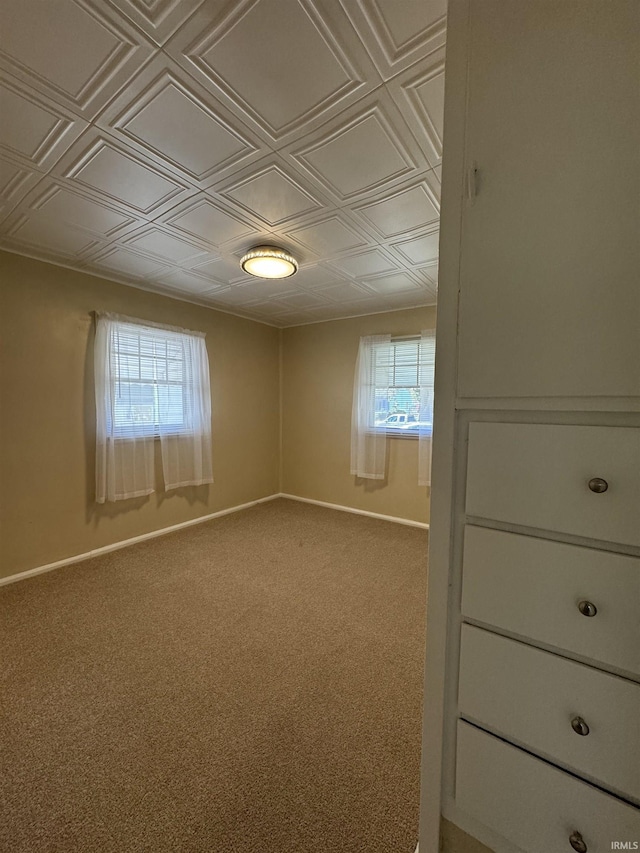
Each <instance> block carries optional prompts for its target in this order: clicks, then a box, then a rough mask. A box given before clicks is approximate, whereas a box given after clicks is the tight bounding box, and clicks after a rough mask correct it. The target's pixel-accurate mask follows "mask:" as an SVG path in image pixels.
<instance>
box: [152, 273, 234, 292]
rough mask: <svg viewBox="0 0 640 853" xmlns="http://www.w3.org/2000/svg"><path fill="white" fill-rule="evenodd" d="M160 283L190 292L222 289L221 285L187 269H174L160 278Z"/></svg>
mask: <svg viewBox="0 0 640 853" xmlns="http://www.w3.org/2000/svg"><path fill="white" fill-rule="evenodd" d="M161 283H162V284H164V285H166V286H167V287H170V288H172V289H174V290H180V291H182V292H185V293H191V294H202V293H207V294H213V293H216V292H219V291H220V290H222V289H223V285H221V284H218V283H216V282H213V281H212V280H211V279H208V278H204V277H203V276H200V275H194V274H193V273H192V272H188V271H187V270H182V269H179V270H174V271H173V272H171V273H169V274H168V275H167V276H166V277H165V278H163V279H162V282H161Z"/></svg>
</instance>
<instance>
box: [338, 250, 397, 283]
mask: <svg viewBox="0 0 640 853" xmlns="http://www.w3.org/2000/svg"><path fill="white" fill-rule="evenodd" d="M331 267H332V268H333V269H335V270H336V271H337V272H338V273H342V274H344V275H346V276H351V277H353V278H363V277H365V276H370V275H379V274H381V273H385V272H397V270H398V264H397V263H395V262H394V261H393V260H392V259H391V258H390V257H389V256H388V255H387V254H386V253H385V252H383V251H382V250H381V249H369V250H368V251H366V252H360V253H358V254H356V255H349V256H348V257H344V258H341V259H340V260H337V261H334V262H332V263H331Z"/></svg>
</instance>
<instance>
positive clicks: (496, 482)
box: [466, 422, 640, 545]
mask: <svg viewBox="0 0 640 853" xmlns="http://www.w3.org/2000/svg"><path fill="white" fill-rule="evenodd" d="M596 479H599V480H602V481H605V482H606V484H607V489H606V491H604V492H601V493H598V492H594V491H592V490H591V489H590V488H589V483H590V482H591V483H592V486H593V488H597V487H598V483H594V482H593V481H594V480H596ZM466 512H467V515H468V516H476V517H480V518H487V519H495V520H496V521H503V522H508V523H511V524H520V525H524V526H527V527H537V528H541V529H544V530H556V531H559V532H563V533H571V534H574V535H576V536H585V537H589V538H593V539H602V540H605V541H610V542H619V543H623V544H628V545H640V429H633V428H629V427H591V426H557V425H548V424H504V423H477V422H476V423H471V424H470V425H469V456H468V469H467V496H466Z"/></svg>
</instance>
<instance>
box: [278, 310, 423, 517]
mask: <svg viewBox="0 0 640 853" xmlns="http://www.w3.org/2000/svg"><path fill="white" fill-rule="evenodd" d="M435 313H436V312H435V308H412V309H409V310H405V311H393V312H389V313H387V314H373V315H370V316H368V317H355V318H352V319H349V320H333V321H330V322H326V323H314V324H312V325H308V326H295V327H293V328H289V329H284V330H283V333H282V379H283V384H282V447H283V455H282V491H283V492H285V493H287V494H292V495H298V496H299V497H305V498H313V499H314V500H321V501H327V502H328V503H334V504H340V505H342V506H349V507H354V508H356V509H363V510H367V511H369V512H377V513H382V514H384V515H393V516H398V517H401V518H408V519H412V520H413V521H423V522H424V521H428V519H429V499H428V495H427V492H428V489H427V487H426V486H418V441H417V439H411V438H390V439H389V441H388V448H389V460H388V476H387V479H386V480H384V481H379V482H378V481H374V480H361V479H357V478H355V477H354V476H352V475H351V474H350V473H349V457H350V452H351V401H352V396H353V376H354V369H355V363H356V356H357V353H358V343H359V340H360V337H361V336H362V335H375V334H387V333H390V334H392V335H409V334H416V333H419V332H420V331H421V330H422V329H427V328H435V319H436V316H435Z"/></svg>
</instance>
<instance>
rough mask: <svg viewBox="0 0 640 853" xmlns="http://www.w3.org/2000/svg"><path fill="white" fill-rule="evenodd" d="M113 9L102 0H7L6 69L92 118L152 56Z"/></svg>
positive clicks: (0, 17)
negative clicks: (112, 14) (91, 0)
mask: <svg viewBox="0 0 640 853" xmlns="http://www.w3.org/2000/svg"><path fill="white" fill-rule="evenodd" d="M108 11H109V8H108V7H107V6H105V4H104V3H100V2H98V0H94V2H90V0H47V2H46V4H43V3H42V2H41V0H3V2H2V4H0V31H1V32H2V45H1V47H0V68H5V69H9V70H10V71H11V72H12V73H14V74H18V75H19V76H20V77H21V79H23V80H24V81H26V82H27V83H29V84H30V85H32V86H34V87H35V88H36V89H39V90H40V91H41V92H43V93H45V94H47V95H49V96H50V97H52V98H53V99H54V100H56V101H58V102H60V103H63V104H66V105H67V106H69V107H70V108H72V109H74V110H75V111H79V112H80V113H82V114H83V115H85V117H87V118H88V117H89V116H90V115H92V114H95V112H96V110H98V109H100V108H101V107H103V106H104V105H105V104H106V103H107V101H108V100H109V99H110V98H111V96H112V93H113V91H114V90H115V89H116V88H119V87H120V86H121V85H122V84H123V83H124V82H125V81H126V80H128V79H130V77H131V75H132V74H133V73H135V71H136V70H138V69H139V68H140V67H141V66H142V64H143V63H144V62H145V61H146V60H147V59H148V58H149V57H150V56H151V53H152V48H151V45H149V44H148V43H147V42H146V39H144V37H142V36H141V35H138V34H137V33H136V31H135V30H134V29H133V28H132V27H131V26H130V24H129V22H128V21H125V19H123V18H120V19H119V20H115V19H114V16H111V17H108V16H107V14H105V13H107V12H108ZM53 33H54V37H52V34H53Z"/></svg>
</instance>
